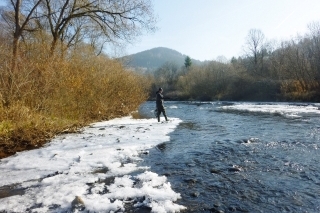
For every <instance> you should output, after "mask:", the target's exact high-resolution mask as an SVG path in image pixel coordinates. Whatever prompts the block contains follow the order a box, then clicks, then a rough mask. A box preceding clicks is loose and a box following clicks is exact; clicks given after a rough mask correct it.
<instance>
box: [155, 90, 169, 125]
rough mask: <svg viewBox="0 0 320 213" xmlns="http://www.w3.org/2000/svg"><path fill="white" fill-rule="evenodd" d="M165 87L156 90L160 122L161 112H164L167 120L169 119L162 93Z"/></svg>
mask: <svg viewBox="0 0 320 213" xmlns="http://www.w3.org/2000/svg"><path fill="white" fill-rule="evenodd" d="M162 92H163V89H162V88H159V90H158V91H157V92H156V95H157V97H156V105H157V118H158V122H160V114H161V112H162V114H163V116H164V117H165V119H166V121H168V118H167V114H166V110H165V109H164V105H163V99H164V98H163V95H162Z"/></svg>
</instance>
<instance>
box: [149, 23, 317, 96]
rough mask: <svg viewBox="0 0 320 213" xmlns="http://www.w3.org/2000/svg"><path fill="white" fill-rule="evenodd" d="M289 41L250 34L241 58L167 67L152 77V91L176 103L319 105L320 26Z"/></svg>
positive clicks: (312, 25)
mask: <svg viewBox="0 0 320 213" xmlns="http://www.w3.org/2000/svg"><path fill="white" fill-rule="evenodd" d="M308 28H309V33H307V34H306V35H304V36H297V37H296V38H294V39H292V40H289V41H282V42H276V41H267V40H266V39H265V37H264V34H263V33H262V32H261V31H260V30H257V29H252V30H250V31H249V33H248V36H247V38H246V43H245V45H244V49H245V52H246V54H245V55H244V56H242V57H238V58H235V57H233V58H232V59H231V60H230V61H227V60H226V59H224V58H223V57H220V60H217V61H210V62H207V63H206V64H204V65H201V66H197V65H189V66H188V65H187V63H186V62H185V65H186V66H184V67H178V66H177V65H175V64H173V63H166V64H164V65H163V66H162V67H160V68H159V69H157V70H156V71H155V72H154V75H153V76H154V79H155V84H154V89H156V87H158V86H162V87H164V88H165V89H166V95H167V96H169V97H170V98H172V99H177V100H206V101H212V100H229V101H312V102H319V101H320V23H316V22H314V23H312V24H310V25H309V26H308ZM186 61H187V59H186Z"/></svg>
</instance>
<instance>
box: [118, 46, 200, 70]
mask: <svg viewBox="0 0 320 213" xmlns="http://www.w3.org/2000/svg"><path fill="white" fill-rule="evenodd" d="M185 57H186V55H183V54H182V53H180V52H178V51H176V50H172V49H169V48H165V47H156V48H153V49H150V50H145V51H142V52H139V53H136V54H132V55H128V56H125V57H122V58H121V60H122V61H123V63H124V64H125V66H126V67H128V68H136V69H139V68H140V69H148V70H150V71H154V70H155V69H157V68H159V67H161V66H162V65H163V64H165V63H173V64H176V65H177V66H179V67H180V66H182V65H183V63H184V59H185ZM192 63H193V64H197V65H200V64H201V63H202V62H201V61H199V60H195V59H192Z"/></svg>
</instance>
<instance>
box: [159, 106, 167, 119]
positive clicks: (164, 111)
mask: <svg viewBox="0 0 320 213" xmlns="http://www.w3.org/2000/svg"><path fill="white" fill-rule="evenodd" d="M157 110H158V112H157V118H158V122H160V114H161V112H162V114H163V116H164V118H165V119H166V121H168V118H167V114H166V110H165V109H164V107H163V106H157Z"/></svg>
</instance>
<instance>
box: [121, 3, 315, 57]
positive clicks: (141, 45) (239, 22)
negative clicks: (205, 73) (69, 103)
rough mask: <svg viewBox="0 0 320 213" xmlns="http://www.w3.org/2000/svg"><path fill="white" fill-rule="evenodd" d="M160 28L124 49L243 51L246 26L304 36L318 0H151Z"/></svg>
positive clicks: (273, 35) (194, 53)
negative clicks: (161, 48) (159, 48)
mask: <svg viewBox="0 0 320 213" xmlns="http://www.w3.org/2000/svg"><path fill="white" fill-rule="evenodd" d="M153 2H154V11H155V13H156V14H157V15H158V17H159V22H158V24H157V26H158V28H159V29H158V31H156V32H155V33H153V34H147V35H144V36H142V37H140V38H139V39H138V41H137V42H135V43H134V44H133V45H128V46H127V48H126V51H125V54H133V53H136V52H140V51H143V50H148V49H151V48H154V47H168V48H171V49H174V50H177V51H179V52H181V53H183V54H186V55H189V56H190V57H192V58H194V59H198V60H212V59H216V58H217V57H218V56H221V55H223V56H225V57H227V58H228V59H230V58H231V57H232V56H240V55H242V54H243V51H242V50H243V48H242V47H243V46H244V44H245V37H246V36H247V35H248V32H249V30H250V29H253V28H254V29H260V30H261V31H262V32H263V33H264V34H265V37H266V38H267V39H269V40H271V39H276V40H278V41H280V40H288V39H290V38H292V37H295V36H297V34H298V33H299V34H301V35H304V34H305V33H306V32H307V31H308V28H307V26H308V24H310V23H311V22H313V21H317V22H320V0H154V1H153Z"/></svg>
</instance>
